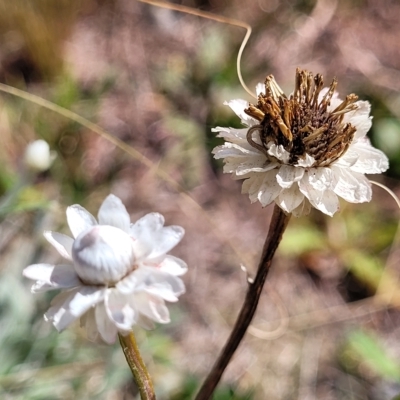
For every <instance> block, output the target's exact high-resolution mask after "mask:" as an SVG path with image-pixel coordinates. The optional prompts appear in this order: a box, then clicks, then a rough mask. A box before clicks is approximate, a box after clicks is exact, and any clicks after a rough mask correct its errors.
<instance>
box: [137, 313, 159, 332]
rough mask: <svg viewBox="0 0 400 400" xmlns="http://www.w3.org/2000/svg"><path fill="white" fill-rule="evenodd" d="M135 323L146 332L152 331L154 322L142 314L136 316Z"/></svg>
mask: <svg viewBox="0 0 400 400" xmlns="http://www.w3.org/2000/svg"><path fill="white" fill-rule="evenodd" d="M136 323H137V324H138V325H140V326H141V327H142V328H144V329H147V330H151V329H154V327H155V324H154V322H153V321H152V320H151V319H150V318H148V317H146V316H145V315H143V314H139V315H138V318H137V321H136Z"/></svg>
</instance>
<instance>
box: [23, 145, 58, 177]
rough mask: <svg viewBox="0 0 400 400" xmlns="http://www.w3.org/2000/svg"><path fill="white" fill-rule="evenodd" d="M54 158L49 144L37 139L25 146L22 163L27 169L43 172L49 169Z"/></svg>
mask: <svg viewBox="0 0 400 400" xmlns="http://www.w3.org/2000/svg"><path fill="white" fill-rule="evenodd" d="M55 157H56V156H55V153H54V152H53V151H50V146H49V144H48V143H47V142H46V141H45V140H42V139H39V140H35V141H34V142H32V143H29V144H28V146H26V149H25V154H24V162H25V165H26V166H27V167H28V168H29V169H31V170H33V171H37V172H43V171H46V170H48V169H49V168H50V166H51V164H52V162H53V161H54V159H55Z"/></svg>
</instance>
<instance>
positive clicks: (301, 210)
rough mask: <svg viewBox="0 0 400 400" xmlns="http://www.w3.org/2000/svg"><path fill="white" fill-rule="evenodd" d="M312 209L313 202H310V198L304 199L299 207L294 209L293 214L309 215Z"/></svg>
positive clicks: (298, 215)
mask: <svg viewBox="0 0 400 400" xmlns="http://www.w3.org/2000/svg"><path fill="white" fill-rule="evenodd" d="M310 211H311V204H310V202H309V201H308V199H306V198H305V199H304V200H303V201H302V203H301V204H300V205H299V206H298V207H297V208H295V209H294V210H293V211H292V214H293V215H294V216H295V217H301V216H303V215H308V214H310Z"/></svg>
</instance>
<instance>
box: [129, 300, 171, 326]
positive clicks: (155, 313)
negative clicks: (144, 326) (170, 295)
mask: <svg viewBox="0 0 400 400" xmlns="http://www.w3.org/2000/svg"><path fill="white" fill-rule="evenodd" d="M132 301H134V304H135V306H136V309H137V310H138V311H139V312H140V313H142V314H144V315H145V316H146V317H147V318H150V319H152V320H153V321H156V322H158V323H160V324H167V323H168V322H170V318H169V311H168V308H167V307H166V305H165V303H164V300H163V299H161V298H160V297H158V296H154V295H152V294H149V293H146V292H141V293H135V296H134V297H133V298H132Z"/></svg>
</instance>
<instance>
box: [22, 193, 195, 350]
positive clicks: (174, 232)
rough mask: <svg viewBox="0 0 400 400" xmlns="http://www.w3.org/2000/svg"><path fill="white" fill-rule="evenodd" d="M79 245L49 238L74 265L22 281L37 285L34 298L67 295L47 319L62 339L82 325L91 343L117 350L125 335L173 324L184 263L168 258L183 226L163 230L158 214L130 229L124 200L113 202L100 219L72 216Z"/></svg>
mask: <svg viewBox="0 0 400 400" xmlns="http://www.w3.org/2000/svg"><path fill="white" fill-rule="evenodd" d="M67 220H68V224H69V227H70V229H71V232H72V235H73V237H74V238H71V237H69V236H66V235H63V234H61V233H56V232H45V233H44V236H45V237H46V239H47V240H48V241H49V242H50V243H51V244H52V245H53V246H54V247H55V248H56V249H57V250H58V252H59V253H60V254H61V256H63V257H64V258H65V259H66V260H68V261H69V262H72V263H70V264H65V265H64V264H63V265H51V264H35V265H30V266H29V267H27V268H25V269H24V271H23V275H24V276H25V277H27V278H29V279H32V280H34V281H36V282H35V284H34V285H33V286H32V292H34V293H37V292H44V291H48V290H54V289H61V290H62V292H61V293H60V294H58V295H57V296H56V297H55V298H54V299H53V301H52V304H51V307H50V309H49V310H48V311H47V313H46V314H45V319H46V320H47V321H51V322H52V323H53V325H54V326H55V327H56V328H57V330H58V331H62V330H63V329H65V328H66V327H67V326H69V325H70V324H71V323H72V322H74V321H75V320H76V319H78V318H80V321H81V326H84V327H85V328H86V330H87V334H88V337H89V339H91V340H97V338H98V336H99V334H100V337H101V338H102V339H103V340H104V341H105V342H106V343H113V342H114V341H115V338H116V335H117V333H118V332H120V333H122V334H127V333H128V332H129V331H130V330H131V328H132V326H133V325H135V324H139V325H141V326H142V327H144V328H151V327H153V321H155V322H158V323H168V322H169V321H170V317H169V312H168V309H167V307H166V305H165V301H170V302H174V301H177V300H178V297H179V296H180V295H181V294H183V293H184V292H185V286H184V284H183V282H182V280H181V279H180V278H178V276H179V275H182V274H184V273H185V272H186V270H187V265H186V264H185V262H184V261H182V260H181V259H179V258H177V257H173V256H171V255H168V254H167V253H168V252H169V251H170V250H171V249H172V248H173V247H174V246H176V245H177V244H178V243H179V241H180V240H181V239H182V237H183V235H184V230H183V228H181V227H180V226H167V227H164V218H163V216H162V215H160V214H158V213H151V214H147V215H146V216H144V217H143V218H141V219H139V220H138V221H137V222H136V223H133V224H131V223H130V218H129V214H128V213H127V211H126V208H125V206H124V205H123V204H122V202H121V200H120V199H119V198H118V197H116V196H114V195H109V196H108V197H107V198H106V199H105V200H104V202H103V204H102V205H101V207H100V210H99V213H98V220H99V223H97V221H96V219H95V218H94V217H93V216H92V215H91V214H90V213H89V212H88V211H86V210H85V209H84V208H83V207H81V206H80V205H73V206H70V207H68V209H67Z"/></svg>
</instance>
